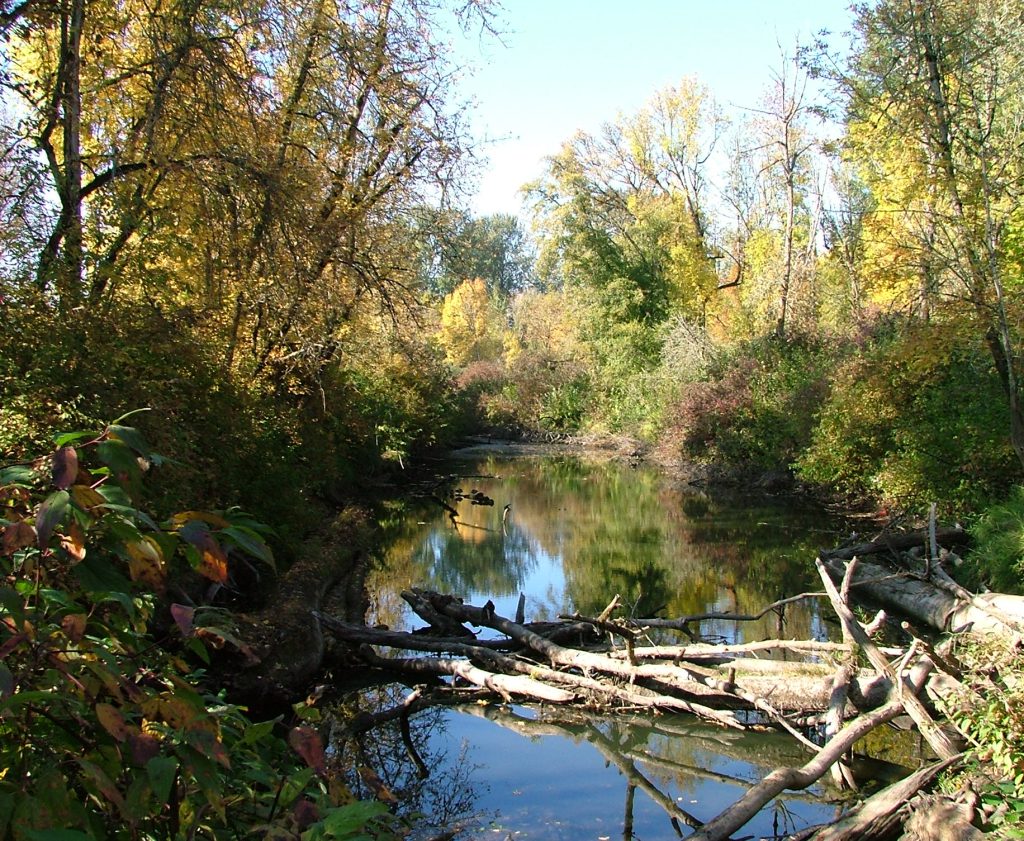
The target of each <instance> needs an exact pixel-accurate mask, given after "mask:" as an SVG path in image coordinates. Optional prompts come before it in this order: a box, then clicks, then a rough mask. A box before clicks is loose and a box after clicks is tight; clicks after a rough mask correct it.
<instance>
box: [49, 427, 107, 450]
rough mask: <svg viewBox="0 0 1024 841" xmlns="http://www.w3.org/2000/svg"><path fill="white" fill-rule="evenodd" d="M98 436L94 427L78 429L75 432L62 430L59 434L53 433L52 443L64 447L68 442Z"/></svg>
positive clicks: (72, 442) (71, 442)
mask: <svg viewBox="0 0 1024 841" xmlns="http://www.w3.org/2000/svg"><path fill="white" fill-rule="evenodd" d="M99 436H100V433H99V432H97V431H96V430H95V429H80V430H78V431H77V432H64V433H62V434H60V435H55V436H54V438H53V443H54V444H55V445H56V446H57V447H66V446H67V445H68V444H74V443H75V442H76V441H81V440H82V439H83V438H99Z"/></svg>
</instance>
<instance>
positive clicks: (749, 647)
mask: <svg viewBox="0 0 1024 841" xmlns="http://www.w3.org/2000/svg"><path fill="white" fill-rule="evenodd" d="M853 650H854V649H853V647H852V646H850V645H848V644H845V643H841V642H820V641H817V640H760V641H757V642H747V643H733V644H728V645H711V644H709V643H702V642H698V643H691V644H689V645H645V646H638V647H637V648H635V649H634V653H635V654H636V657H637V659H639V660H690V661H693V662H698V663H699V662H701V661H705V660H721V661H722V662H728V661H730V660H733V659H734V658H733V657H732V656H731V655H736V654H758V653H760V652H762V651H763V652H772V651H791V652H793V653H794V654H816V655H821V654H835V655H843V654H851V653H852V652H853ZM880 650H881V651H882V652H883V653H885V654H887V655H890V656H893V657H895V656H898V655H899V654H901V653H902V649H899V648H881V649H880ZM609 656H611V657H622V656H624V655H623V654H622V653H619V652H612V653H611V654H610V655H609ZM759 662H763V663H782V664H788V665H793V664H792V662H791V661H785V660H761V661H759Z"/></svg>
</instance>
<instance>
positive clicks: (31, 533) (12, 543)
mask: <svg viewBox="0 0 1024 841" xmlns="http://www.w3.org/2000/svg"><path fill="white" fill-rule="evenodd" d="M35 542H36V530H35V529H34V528H32V526H30V525H29V524H28V523H25V522H17V523H9V524H8V525H6V526H4V537H3V547H4V554H5V555H13V554H14V553H15V552H17V551H18V550H19V549H24V548H25V547H26V546H31V545H32V544H33V543H35Z"/></svg>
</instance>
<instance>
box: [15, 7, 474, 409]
mask: <svg viewBox="0 0 1024 841" xmlns="http://www.w3.org/2000/svg"><path fill="white" fill-rule="evenodd" d="M485 5H486V4H485V2H472V3H470V4H468V5H467V6H466V7H465V9H464V12H465V13H466V14H475V13H477V12H479V13H480V14H482V15H484V16H485V18H486V15H487V11H486V8H485ZM446 13H447V7H446V6H445V5H444V4H440V3H435V2H433V0H388V2H384V3H379V2H369V0H356V2H352V3H344V4H330V3H326V2H324V1H323V0H304V2H302V3H299V4H281V3H279V2H277V0H186V2H183V3H182V2H169V0H167V2H165V0H158V2H157V3H155V4H144V5H140V4H138V3H136V2H133V0H128V2H126V3H122V4H112V3H109V2H106V0H97V2H90V3H84V2H82V0H68V2H63V3H59V4H57V3H54V4H50V3H43V4H35V3H26V4H20V5H16V6H14V7H11V8H10V9H8V8H7V6H5V7H4V16H3V18H0V25H2V26H3V29H4V35H5V37H7V38H8V39H9V41H10V61H9V63H8V64H7V65H6V66H5V68H4V71H5V72H4V75H3V76H2V77H0V81H2V83H3V85H4V88H5V91H6V95H8V96H12V95H13V96H16V97H18V98H19V100H20V104H19V106H18V110H17V113H19V114H20V115H21V116H20V118H19V121H18V125H17V127H16V129H17V134H16V137H15V138H14V142H13V143H12V145H11V146H10V147H8V149H9V151H10V154H9V155H7V156H6V163H7V165H8V170H10V169H11V168H12V167H13V169H15V170H17V171H19V172H21V173H22V176H23V177H21V180H20V181H19V182H18V184H19V185H20V187H21V188H22V189H23V190H24V191H25V192H24V196H23V197H22V199H20V200H19V201H20V204H19V206H20V207H22V208H24V207H28V206H43V207H46V206H47V205H48V206H50V207H52V208H55V210H54V211H52V212H50V213H49V214H47V215H46V216H45V217H43V219H44V221H45V222H46V224H47V225H48V227H49V230H48V232H47V236H46V241H45V242H43V243H41V244H40V245H39V247H38V248H37V249H36V254H35V257H34V262H35V289H36V291H37V293H38V294H39V295H40V296H41V297H42V299H43V300H44V301H45V302H46V303H47V304H51V303H52V304H53V305H55V306H56V307H57V308H59V309H60V311H61V312H64V313H75V312H81V310H80V307H81V306H82V305H87V306H89V307H96V306H101V305H102V306H105V307H108V308H109V307H116V306H120V305H123V304H125V303H127V302H132V301H134V302H138V301H146V303H147V306H149V307H152V308H154V309H156V310H158V311H159V312H160V313H162V314H163V315H164V316H165V317H166V318H168V319H174V320H178V321H184V322H187V323H188V324H189V325H190V326H191V327H192V328H193V329H194V330H195V333H196V337H197V339H198V340H199V341H200V342H201V343H202V344H203V345H204V346H207V347H210V348H217V349H219V352H220V354H221V355H222V358H223V365H224V369H225V371H226V372H228V373H229V374H231V375H237V376H239V377H240V379H242V380H243V381H245V382H262V383H267V384H269V385H271V386H272V387H273V388H275V389H277V390H279V391H282V392H290V391H295V390H296V389H297V390H298V391H300V392H301V393H306V394H308V393H317V392H318V387H317V385H316V384H317V383H318V382H319V380H320V378H321V376H322V374H323V372H324V370H325V367H326V366H328V365H330V364H332V363H333V362H334V361H335V360H336V358H337V356H338V353H339V350H340V348H341V346H342V344H343V342H344V337H345V335H346V330H347V329H348V325H349V322H350V320H351V318H352V317H353V315H354V313H356V311H357V310H359V309H360V308H366V309H370V310H379V311H384V312H387V313H389V314H390V315H392V316H393V317H394V318H398V317H399V315H400V310H402V309H403V308H405V307H407V306H413V305H414V304H415V301H416V297H417V296H416V290H415V289H414V288H413V286H414V281H415V278H414V275H413V273H412V271H411V269H410V266H411V265H412V263H413V260H412V255H413V254H414V251H415V247H416V243H415V241H414V239H413V237H412V236H411V235H410V232H409V229H408V226H406V225H405V224H404V222H403V217H404V216H405V215H407V214H408V213H409V212H411V211H412V209H413V208H416V207H419V206H422V205H423V204H424V203H425V202H427V201H428V200H431V201H432V200H434V199H436V198H438V197H439V196H441V195H442V194H443V193H444V191H445V190H446V189H447V188H448V186H449V184H450V183H451V181H452V180H453V179H455V178H456V177H457V176H458V174H459V172H460V170H461V166H462V164H463V161H464V159H465V143H464V135H463V130H462V126H461V119H460V115H459V111H458V109H457V108H455V107H451V106H450V105H449V101H450V92H449V82H450V78H451V76H450V72H449V67H448V63H447V58H446V54H445V52H444V51H443V50H442V48H441V46H440V45H439V43H438V41H437V40H436V39H435V37H434V35H433V33H434V32H436V31H437V30H438V29H439V25H440V19H441V15H442V14H446ZM32 148H37V149H39V150H41V151H42V153H43V155H44V158H45V161H46V165H47V168H46V172H47V181H48V183H45V184H41V183H40V182H39V181H38V180H33V179H32V178H30V177H27V174H26V170H25V168H24V167H21V169H20V170H19V169H18V166H17V164H16V163H12V162H16V161H17V160H18V157H17V156H18V155H20V156H21V159H26V158H28V159H30V157H31V154H30V150H31V149H32ZM30 193H31V195H30ZM6 212H16V210H15V208H14V207H13V206H11V207H10V208H7V209H6ZM20 291H21V292H22V294H27V293H28V292H29V290H28V289H27V288H26V287H25V286H24V285H23V286H22V289H21V290H20Z"/></svg>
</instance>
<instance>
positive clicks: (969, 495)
mask: <svg viewBox="0 0 1024 841" xmlns="http://www.w3.org/2000/svg"><path fill="white" fill-rule="evenodd" d="M830 394H831V396H830V398H829V400H828V401H827V402H826V404H825V405H824V407H823V408H822V409H821V412H820V414H819V421H818V425H817V428H816V429H815V430H814V434H813V437H812V440H811V442H810V446H809V447H808V449H807V452H806V453H804V454H803V455H802V456H801V457H800V459H799V462H798V469H799V473H800V475H801V476H802V477H803V478H804V479H806V480H808V481H811V482H815V483H818V484H822V485H827V486H830V487H834V488H837V489H839V490H841V491H843V492H845V493H846V494H848V495H850V496H859V497H869V498H874V499H878V500H883V501H886V502H888V503H894V504H897V505H900V506H917V507H924V506H926V505H927V504H928V503H930V502H933V501H937V502H939V503H940V504H942V505H943V506H944V507H946V508H947V509H958V510H960V511H963V510H964V509H967V510H970V509H976V508H978V507H979V506H982V505H984V504H985V503H986V502H987V501H988V500H991V499H992V498H993V497H995V496H998V495H1000V494H1001V493H1003V492H1004V491H1005V489H1006V488H1007V487H1008V486H1009V484H1010V482H1011V481H1012V477H1014V476H1015V473H1016V470H1017V467H1018V466H1017V464H1016V461H1015V459H1014V456H1013V452H1012V450H1011V449H1010V446H1009V441H1008V438H1007V435H1006V430H1008V429H1009V417H1008V413H1007V409H1006V398H1005V395H1004V394H1003V392H1002V388H1001V386H1000V384H999V379H998V376H997V375H996V372H995V370H994V368H993V366H992V362H991V357H990V356H989V354H988V352H987V350H986V349H985V348H984V347H982V346H981V345H980V342H979V341H978V340H977V339H975V338H973V337H971V336H969V335H960V334H958V333H956V331H955V330H954V329H952V327H951V325H949V324H942V323H927V324H918V325H914V326H912V327H911V329H909V330H906V331H904V332H902V333H900V334H898V335H896V336H894V337H885V338H883V339H882V340H880V341H877V342H875V343H873V344H870V345H868V346H867V347H866V349H865V351H864V353H863V354H862V355H860V356H858V357H855V358H853V359H851V360H850V361H848V362H847V363H846V364H845V365H844V366H842V367H841V368H840V369H839V371H838V372H837V373H836V374H835V375H834V376H833V379H832V387H831V392H830Z"/></svg>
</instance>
